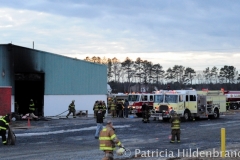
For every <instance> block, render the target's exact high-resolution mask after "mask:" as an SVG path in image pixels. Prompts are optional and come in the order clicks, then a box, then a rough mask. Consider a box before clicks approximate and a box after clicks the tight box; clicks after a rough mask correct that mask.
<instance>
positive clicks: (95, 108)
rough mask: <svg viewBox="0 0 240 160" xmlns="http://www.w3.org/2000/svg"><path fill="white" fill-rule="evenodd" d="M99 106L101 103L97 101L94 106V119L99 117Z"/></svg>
mask: <svg viewBox="0 0 240 160" xmlns="http://www.w3.org/2000/svg"><path fill="white" fill-rule="evenodd" d="M98 104H99V102H98V101H95V103H94V105H93V111H94V118H96V116H97V112H98V110H99V109H98Z"/></svg>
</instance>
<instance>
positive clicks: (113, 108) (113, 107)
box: [110, 99, 116, 118]
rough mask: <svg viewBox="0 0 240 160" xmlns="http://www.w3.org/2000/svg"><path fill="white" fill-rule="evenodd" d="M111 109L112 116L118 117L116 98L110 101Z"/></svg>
mask: <svg viewBox="0 0 240 160" xmlns="http://www.w3.org/2000/svg"><path fill="white" fill-rule="evenodd" d="M110 110H111V113H112V117H113V118H115V117H116V103H115V101H114V99H113V100H112V101H111V103H110Z"/></svg>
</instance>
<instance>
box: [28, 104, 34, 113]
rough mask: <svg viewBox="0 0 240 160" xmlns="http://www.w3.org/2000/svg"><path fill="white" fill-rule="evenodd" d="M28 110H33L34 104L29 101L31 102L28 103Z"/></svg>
mask: <svg viewBox="0 0 240 160" xmlns="http://www.w3.org/2000/svg"><path fill="white" fill-rule="evenodd" d="M29 110H31V111H35V105H34V103H31V104H30V105H29Z"/></svg>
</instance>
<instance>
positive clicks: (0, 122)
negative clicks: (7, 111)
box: [0, 117, 9, 130]
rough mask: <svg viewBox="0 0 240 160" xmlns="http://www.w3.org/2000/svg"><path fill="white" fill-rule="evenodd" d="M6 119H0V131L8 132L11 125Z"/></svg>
mask: <svg viewBox="0 0 240 160" xmlns="http://www.w3.org/2000/svg"><path fill="white" fill-rule="evenodd" d="M4 118H5V117H3V118H1V119H0V130H7V128H8V125H9V123H8V122H7V121H6V120H5V119H4Z"/></svg>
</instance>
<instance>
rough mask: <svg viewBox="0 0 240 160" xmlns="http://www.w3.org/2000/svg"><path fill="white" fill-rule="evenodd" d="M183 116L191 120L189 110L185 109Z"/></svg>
mask: <svg viewBox="0 0 240 160" xmlns="http://www.w3.org/2000/svg"><path fill="white" fill-rule="evenodd" d="M183 118H184V121H189V118H190V113H189V111H185V112H184V116H183Z"/></svg>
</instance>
